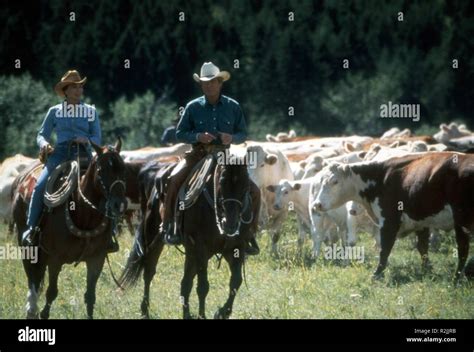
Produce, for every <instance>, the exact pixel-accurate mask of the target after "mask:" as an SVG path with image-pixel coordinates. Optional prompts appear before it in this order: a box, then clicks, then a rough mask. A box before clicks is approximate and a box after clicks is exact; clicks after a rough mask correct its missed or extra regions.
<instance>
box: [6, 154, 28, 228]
mask: <svg viewBox="0 0 474 352" xmlns="http://www.w3.org/2000/svg"><path fill="white" fill-rule="evenodd" d="M34 160H35V159H32V158H29V157H27V156H24V155H22V154H16V155H15V156H12V157H10V158H7V159H5V160H4V161H3V163H2V165H1V166H0V218H2V219H3V220H4V221H5V222H7V223H11V221H12V198H11V192H12V185H13V181H15V178H16V177H17V176H18V175H19V174H20V172H21V171H23V170H24V169H25V168H26V167H28V166H29V165H31V163H32V162H33V161H34Z"/></svg>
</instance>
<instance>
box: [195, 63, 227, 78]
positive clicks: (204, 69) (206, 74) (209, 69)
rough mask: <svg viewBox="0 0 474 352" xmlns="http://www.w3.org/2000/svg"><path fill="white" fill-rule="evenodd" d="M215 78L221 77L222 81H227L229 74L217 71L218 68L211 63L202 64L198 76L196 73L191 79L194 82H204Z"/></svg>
mask: <svg viewBox="0 0 474 352" xmlns="http://www.w3.org/2000/svg"><path fill="white" fill-rule="evenodd" d="M217 77H221V78H222V80H223V81H227V80H228V79H229V78H230V73H229V72H227V71H221V70H219V67H217V66H216V65H214V64H213V63H212V62H205V63H203V64H202V66H201V75H200V76H199V75H198V74H197V73H195V74H193V78H194V80H195V81H196V82H206V81H210V80H212V79H214V78H217Z"/></svg>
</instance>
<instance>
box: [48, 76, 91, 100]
mask: <svg viewBox="0 0 474 352" xmlns="http://www.w3.org/2000/svg"><path fill="white" fill-rule="evenodd" d="M86 81H87V77H84V78H81V75H80V74H79V72H77V71H76V70H69V71H67V72H66V73H65V74H64V76H63V77H62V78H61V81H59V82H58V83H56V85H55V86H54V91H55V92H56V93H57V94H58V95H59V96H60V97H64V88H66V87H67V86H68V85H70V84H73V83H76V84H83V83H86Z"/></svg>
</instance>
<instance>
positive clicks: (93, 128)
mask: <svg viewBox="0 0 474 352" xmlns="http://www.w3.org/2000/svg"><path fill="white" fill-rule="evenodd" d="M86 80H87V77H84V78H81V76H80V74H79V72H77V71H76V70H70V71H67V72H66V73H65V74H64V76H63V77H62V78H61V80H60V81H59V82H58V83H57V84H56V85H55V87H54V91H55V92H56V93H57V94H58V95H59V96H60V97H63V98H64V101H63V102H62V103H61V104H57V105H55V106H53V107H51V108H50V109H49V110H48V112H47V114H46V117H45V118H44V120H43V124H42V125H41V128H40V129H39V132H38V135H37V137H36V141H37V143H38V146H39V148H40V159H42V161H44V163H45V166H44V168H43V171H42V172H41V174H40V176H39V177H38V180H37V182H36V186H35V189H34V191H33V194H32V197H31V201H30V206H29V210H28V220H27V225H28V229H27V230H26V231H25V232H24V233H23V237H22V238H23V241H22V244H23V245H25V246H29V245H33V243H34V237H35V236H34V233H35V232H36V226H38V225H39V219H40V216H41V213H42V211H43V196H44V191H45V188H46V183H47V180H48V176H49V175H50V174H51V172H52V171H53V170H54V169H55V168H56V166H58V165H59V164H61V163H62V162H65V161H67V160H72V159H76V158H77V154H78V153H79V150H78V149H82V150H83V151H85V153H86V155H87V157H88V158H89V160H91V158H92V149H91V146H90V144H89V139H90V140H91V141H93V142H94V143H96V144H98V145H101V130H100V123H99V116H98V114H97V110H96V109H95V107H94V106H92V105H88V104H85V103H83V102H82V101H81V97H82V93H83V91H84V88H83V86H84V83H85V82H86ZM53 131H54V132H55V133H56V139H57V143H56V146H55V148H53V147H52V146H51V135H52V133H53ZM72 142H75V143H72Z"/></svg>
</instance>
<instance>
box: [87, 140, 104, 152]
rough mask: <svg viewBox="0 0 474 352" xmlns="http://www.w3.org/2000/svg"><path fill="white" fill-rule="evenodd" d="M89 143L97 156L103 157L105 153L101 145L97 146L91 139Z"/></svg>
mask: <svg viewBox="0 0 474 352" xmlns="http://www.w3.org/2000/svg"><path fill="white" fill-rule="evenodd" d="M89 142H90V143H91V146H92V148H94V150H95V152H96V153H97V155H101V154H102V153H103V152H104V151H103V150H102V147H101V146H100V145H97V144H95V143H94V142H93V141H92V140H91V139H89Z"/></svg>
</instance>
